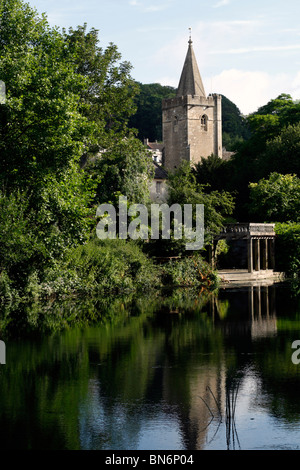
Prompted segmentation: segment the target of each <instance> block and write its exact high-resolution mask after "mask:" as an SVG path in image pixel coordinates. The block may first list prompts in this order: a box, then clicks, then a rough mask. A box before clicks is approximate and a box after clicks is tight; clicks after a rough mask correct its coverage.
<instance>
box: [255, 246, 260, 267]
mask: <svg viewBox="0 0 300 470" xmlns="http://www.w3.org/2000/svg"><path fill="white" fill-rule="evenodd" d="M254 270H255V271H260V240H259V239H257V238H256V239H255V240H254Z"/></svg>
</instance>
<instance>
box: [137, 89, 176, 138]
mask: <svg viewBox="0 0 300 470" xmlns="http://www.w3.org/2000/svg"><path fill="white" fill-rule="evenodd" d="M137 85H138V87H139V93H138V95H137V96H136V98H135V104H136V107H137V111H136V113H135V114H134V115H133V116H132V117H131V119H130V123H129V124H130V127H132V128H135V129H137V130H138V137H139V139H141V140H142V141H143V140H144V139H147V138H148V139H149V140H150V142H155V141H156V140H157V141H161V140H162V111H161V104H162V100H163V99H167V98H173V97H174V96H176V89H175V88H173V87H170V86H163V85H160V84H159V83H150V84H147V85H143V84H142V83H138V84H137Z"/></svg>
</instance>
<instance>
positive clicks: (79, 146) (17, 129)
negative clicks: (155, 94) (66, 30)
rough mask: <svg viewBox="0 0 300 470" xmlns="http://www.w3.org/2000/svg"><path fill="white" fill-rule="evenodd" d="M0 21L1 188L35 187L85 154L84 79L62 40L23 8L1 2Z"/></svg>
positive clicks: (19, 4) (87, 126)
mask: <svg viewBox="0 0 300 470" xmlns="http://www.w3.org/2000/svg"><path fill="white" fill-rule="evenodd" d="M0 15H1V29H0V44H1V56H0V76H1V79H2V80H3V81H4V82H5V84H6V92H7V98H6V103H5V104H4V105H1V106H0V114H1V118H0V123H1V124H0V126H1V127H0V153H1V160H0V175H1V176H0V178H1V182H2V184H4V185H5V186H6V187H10V186H12V185H18V186H22V187H24V186H25V187H29V186H30V187H35V186H36V185H43V184H44V183H43V178H44V177H45V176H46V175H47V174H49V173H55V174H57V175H58V174H60V173H61V172H63V171H64V170H65V169H66V168H68V166H69V164H70V163H72V162H74V161H75V160H76V161H78V159H79V158H80V156H81V154H82V152H83V151H84V146H85V140H86V136H88V135H89V134H90V133H91V131H92V125H91V124H90V123H89V122H88V120H87V119H86V118H85V117H84V116H83V115H82V114H81V113H80V110H79V109H78V102H80V96H81V93H82V92H83V90H84V88H85V86H86V79H85V78H84V77H83V76H81V75H78V74H76V73H75V70H74V66H73V64H72V60H73V58H71V57H70V56H69V54H68V51H66V49H65V42H64V39H63V37H62V35H61V34H60V33H59V32H58V31H57V30H56V29H54V28H50V27H49V25H48V23H47V21H46V18H45V17H44V16H42V17H39V16H38V15H37V13H36V11H35V10H33V9H32V8H31V7H29V5H28V4H24V3H22V2H21V1H20V0H3V1H2V2H1V5H0ZM16 25H17V27H16ZM12 32H14V33H12Z"/></svg>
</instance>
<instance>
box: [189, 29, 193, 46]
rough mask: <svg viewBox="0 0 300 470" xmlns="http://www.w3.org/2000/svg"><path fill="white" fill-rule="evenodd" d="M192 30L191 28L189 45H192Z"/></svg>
mask: <svg viewBox="0 0 300 470" xmlns="http://www.w3.org/2000/svg"><path fill="white" fill-rule="evenodd" d="M192 42H193V41H192V28H189V43H190V44H192Z"/></svg>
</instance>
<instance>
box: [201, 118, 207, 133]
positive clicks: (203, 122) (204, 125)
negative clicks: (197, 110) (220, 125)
mask: <svg viewBox="0 0 300 470" xmlns="http://www.w3.org/2000/svg"><path fill="white" fill-rule="evenodd" d="M200 119H201V130H202V131H207V122H208V117H207V116H206V114H203V116H201V118H200Z"/></svg>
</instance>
